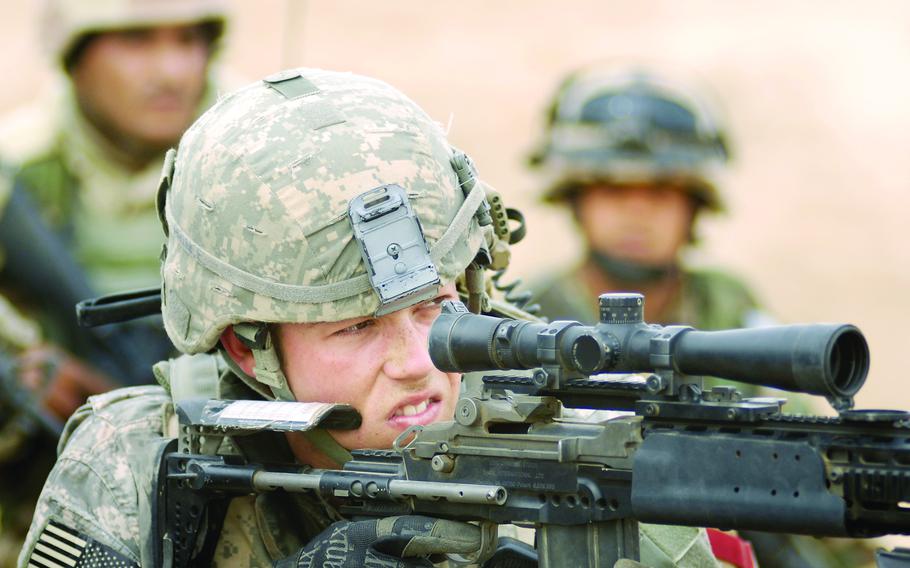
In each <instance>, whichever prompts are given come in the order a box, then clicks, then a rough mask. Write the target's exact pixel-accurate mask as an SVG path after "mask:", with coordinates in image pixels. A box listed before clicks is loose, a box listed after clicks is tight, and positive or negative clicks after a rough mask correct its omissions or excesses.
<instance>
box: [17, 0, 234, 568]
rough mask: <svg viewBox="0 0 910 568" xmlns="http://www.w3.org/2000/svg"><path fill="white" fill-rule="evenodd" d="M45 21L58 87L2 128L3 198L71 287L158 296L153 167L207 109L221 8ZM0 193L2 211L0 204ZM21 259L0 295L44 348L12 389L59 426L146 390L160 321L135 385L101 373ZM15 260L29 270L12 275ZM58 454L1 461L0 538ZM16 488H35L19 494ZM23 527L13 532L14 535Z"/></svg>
mask: <svg viewBox="0 0 910 568" xmlns="http://www.w3.org/2000/svg"><path fill="white" fill-rule="evenodd" d="M45 16H46V17H45V19H44V22H43V29H42V34H41V37H42V38H44V39H45V41H47V42H48V45H47V48H48V52H49V54H50V55H51V57H52V58H53V59H54V62H55V63H56V64H58V65H59V66H60V69H61V70H62V71H63V72H64V74H65V80H64V81H61V84H60V85H59V87H60V88H59V89H57V90H55V91H54V92H53V93H48V94H47V96H46V97H45V98H44V100H42V101H41V102H40V103H38V104H35V105H32V106H29V107H27V108H24V109H20V110H18V111H15V112H14V113H13V114H12V115H10V116H9V117H7V118H6V119H5V120H4V123H3V124H2V126H0V156H2V158H3V160H5V161H7V162H8V165H10V166H12V169H13V173H12V174H10V176H11V177H12V179H11V180H10V181H9V186H10V187H14V188H15V190H14V191H13V193H14V194H15V195H16V198H17V199H19V200H20V201H21V200H23V199H24V200H27V201H29V202H31V205H33V206H34V207H31V208H32V209H34V210H37V211H38V212H39V214H38V215H37V217H38V218H37V219H29V221H35V222H40V223H43V224H45V225H46V226H48V227H50V229H51V230H52V232H53V233H55V236H56V238H57V239H59V240H60V241H61V242H62V243H63V247H62V248H63V250H64V251H65V250H67V249H68V250H69V253H71V256H73V257H74V258H75V259H76V260H77V261H78V263H79V265H81V267H82V270H79V269H78V268H77V271H79V272H80V274H77V275H71V276H74V277H76V278H78V279H81V280H83V281H87V283H88V285H90V287H91V288H92V289H93V290H95V291H97V292H99V293H100V292H109V291H113V290H118V291H121V290H128V289H135V288H138V287H147V286H153V285H154V286H156V285H157V283H158V278H159V277H158V266H159V261H158V257H159V254H160V251H161V246H162V238H161V235H160V232H159V229H158V220H157V213H156V209H155V191H156V189H157V181H158V177H159V175H160V171H161V163H162V156H163V154H164V150H165V149H166V148H168V147H170V146H172V145H174V144H176V142H177V140H179V137H180V135H181V133H182V132H183V130H185V129H186V127H187V126H189V124H190V123H191V122H192V121H193V119H194V118H195V117H196V116H197V115H198V113H199V112H200V110H201V109H202V108H204V107H205V106H207V105H208V104H209V102H210V101H211V100H212V99H213V98H214V86H213V85H212V83H211V81H210V73H209V66H210V62H211V61H212V57H213V56H214V54H215V53H216V51H217V47H218V41H219V38H220V36H221V34H222V30H223V28H224V25H225V18H226V14H225V6H224V4H223V2H222V1H212V0H187V1H160V0H133V1H126V0H124V1H106V0H80V1H79V2H72V1H69V0H50V1H48V2H46V13H45ZM4 176H6V174H5V173H4ZM6 184H7V181H6V180H4V185H6ZM0 193H2V194H3V199H2V200H0V201H3V202H4V204H5V201H6V195H7V193H9V192H8V191H6V188H4V191H2V192H0ZM0 211H3V213H4V217H3V219H2V220H0V223H2V224H6V225H7V227H8V226H9V224H10V223H11V222H12V221H14V220H15V221H17V222H19V221H22V219H14V218H13V217H12V216H11V215H10V212H9V211H6V210H4V207H2V206H0ZM7 233H8V234H12V235H13V236H14V237H16V236H17V235H16V233H15V231H7ZM30 247H31V244H30V243H22V242H21V239H20V240H16V241H14V242H6V241H5V240H4V242H0V258H2V260H0V266H2V268H3V272H2V274H0V289H2V290H3V293H4V294H5V295H6V296H7V297H8V299H9V300H10V301H11V302H12V303H13V304H14V305H15V306H16V307H17V308H19V309H21V310H22V311H23V312H25V313H26V314H27V315H28V316H29V317H31V318H33V319H34V320H35V321H37V322H38V323H40V327H41V329H42V336H43V338H44V340H45V341H42V342H40V343H36V344H33V345H31V346H30V347H29V348H28V349H27V350H25V351H24V352H23V353H22V354H21V358H20V359H19V362H18V364H19V366H20V368H21V369H22V373H21V374H19V375H17V380H18V379H22V380H23V381H24V382H25V383H27V386H30V387H32V388H34V389H35V391H36V394H35V396H36V397H37V398H38V399H41V400H42V403H43V405H44V407H45V408H46V409H47V410H49V411H51V412H52V413H53V414H54V415H56V417H57V418H58V419H59V420H61V421H62V420H63V419H65V418H66V417H67V416H69V415H70V414H71V413H72V412H73V411H74V410H75V409H76V408H77V407H78V406H79V405H80V404H82V403H83V402H84V401H85V398H86V397H87V396H88V395H90V394H93V393H98V392H103V391H105V390H108V389H110V388H112V387H113V386H115V385H116V384H118V383H121V384H123V383H126V384H129V383H137V382H151V381H152V380H153V377H152V375H151V373H150V372H149V370H148V367H149V366H150V364H151V362H153V361H155V360H157V359H158V358H160V357H162V356H163V355H164V354H166V353H167V352H169V350H170V344H169V342H168V341H167V338H166V337H165V336H164V333H163V330H162V329H161V326H160V320H159V322H158V324H157V326H156V325H155V324H154V323H152V324H149V325H140V326H135V327H134V331H135V333H137V334H142V335H143V337H144V338H145V341H143V342H142V343H143V344H142V348H141V350H140V349H138V346H137V349H136V350H137V351H139V352H140V354H146V355H147V356H148V357H149V359H148V360H149V363H148V364H146V365H141V364H139V362H138V361H134V365H133V366H132V367H133V368H134V369H140V368H141V372H137V373H134V374H133V373H127V372H121V371H122V370H123V369H122V368H121V367H122V366H117V365H106V364H105V363H106V362H109V361H101V360H99V359H98V358H96V357H95V352H94V351H93V349H92V346H91V345H89V344H88V343H87V341H86V339H85V337H84V336H83V335H82V334H81V333H80V331H79V330H78V329H77V328H76V326H75V322H74V312H73V306H72V304H71V303H69V304H68V305H66V306H63V307H60V306H58V305H56V304H54V303H53V302H50V301H49V299H48V295H46V294H44V293H42V292H40V291H39V290H38V288H37V287H36V286H35V281H36V280H37V281H38V282H39V283H42V284H45V285H47V284H48V283H49V282H52V281H53V278H52V277H51V274H52V273H53V270H52V269H53V268H57V267H56V266H54V267H51V266H47V265H42V264H40V262H39V261H37V260H34V259H30V258H28V255H29V252H30V250H29V249H30ZM11 249H15V250H11ZM13 252H15V253H17V254H19V255H20V258H22V259H23V260H24V261H25V263H26V266H27V267H28V269H29V270H21V265H20V266H14V263H12V262H11V256H12V253H13ZM82 272H84V274H82ZM27 276H28V277H27ZM54 285H59V283H54V284H51V286H54ZM55 446H56V440H54V439H48V438H46V437H42V436H38V437H37V439H33V440H32V441H31V443H28V444H20V445H19V446H18V447H19V449H20V450H21V451H18V452H15V453H13V452H11V453H9V454H7V455H6V456H3V457H2V458H0V480H2V482H3V483H2V484H3V486H4V488H8V489H9V490H4V491H2V492H0V508H2V509H3V515H4V518H5V524H4V534H6V535H14V536H16V537H18V538H19V540H20V541H21V540H22V538H24V536H25V530H26V529H27V526H28V519H30V518H31V516H32V515H31V508H32V506H33V504H34V502H35V500H36V499H37V497H38V493H39V491H40V489H41V484H40V481H39V480H40V479H42V478H43V477H45V476H46V475H47V472H48V471H49V469H50V466H51V465H52V463H53V460H54V456H55ZM23 479H26V480H34V481H33V482H32V483H28V484H25V485H23V484H22V483H21V481H22V480H23ZM13 488H15V490H13ZM22 518H24V519H25V521H24V526H20V525H21V523H17V522H16V519H22ZM16 553H18V550H17V551H16ZM8 558H9V557H8ZM14 560H15V556H12V559H9V560H8V561H7V562H9V563H12V562H14ZM0 565H3V560H0Z"/></svg>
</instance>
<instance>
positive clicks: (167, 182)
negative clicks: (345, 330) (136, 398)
mask: <svg viewBox="0 0 910 568" xmlns="http://www.w3.org/2000/svg"><path fill="white" fill-rule="evenodd" d="M466 164H467V165H470V162H469V161H468V160H467V158H466V156H465V155H464V154H461V153H460V152H458V151H456V150H454V149H453V148H452V147H451V146H449V144H448V142H447V141H446V139H445V135H444V134H443V132H442V130H441V129H440V127H439V125H438V124H436V123H435V122H433V121H432V120H431V119H430V118H429V117H428V116H427V115H426V114H425V113H424V112H423V111H422V110H421V109H420V108H419V107H418V106H417V105H416V104H415V103H414V102H413V101H411V100H410V99H408V98H407V97H406V96H404V95H403V94H402V93H400V92H399V91H397V90H395V89H394V88H392V87H390V86H389V85H387V84H385V83H383V82H381V81H378V80H374V79H370V78H366V77H360V76H357V75H352V74H347V73H337V72H330V71H322V70H313V69H295V70H289V71H285V72H282V73H279V74H276V75H273V76H270V77H268V78H266V79H265V80H263V81H260V82H257V83H254V84H252V85H249V86H247V87H245V88H243V89H241V90H239V91H237V92H235V93H233V94H230V95H228V96H226V97H224V98H222V99H221V100H220V101H219V102H218V103H217V104H216V105H215V106H214V107H212V108H211V109H209V110H208V111H207V112H206V113H205V114H204V115H203V116H202V117H200V118H199V119H198V120H197V121H196V123H195V124H193V126H191V127H190V128H189V130H187V132H186V133H185V134H184V136H183V138H182V140H181V142H180V146H179V148H178V150H177V151H176V154H175V153H174V151H173V150H172V151H170V152H169V153H168V157H167V159H166V163H165V170H164V174H163V176H162V185H161V190H160V192H159V199H158V202H159V211H160V213H161V215H162V217H163V221H164V227H165V232H166V233H167V234H168V240H167V246H166V252H165V256H164V260H163V264H162V279H163V286H164V289H163V294H162V297H163V301H162V312H163V315H164V324H165V328H166V330H167V333H168V335H169V336H170V338H171V340H172V341H173V342H174V344H175V345H176V346H177V348H178V349H180V350H181V351H183V352H185V353H199V352H205V351H208V350H210V349H212V348H213V347H215V346H216V345H217V343H218V339H219V336H220V335H221V333H222V332H223V331H224V329H225V328H226V327H228V326H229V325H234V330H235V331H236V332H237V333H238V336H240V338H241V340H244V338H246V340H245V343H247V344H248V345H251V346H252V348H253V355H254V358H255V360H256V373H255V375H256V377H255V379H253V378H252V377H246V378H245V380H246V381H247V384H250V386H252V387H253V388H257V387H258V388H257V390H259V392H260V393H261V394H263V395H264V396H267V397H271V396H274V397H276V398H283V399H290V398H292V394H291V393H290V391H289V389H288V387H287V384H286V380H285V378H284V376H283V374H282V373H281V369H280V365H279V363H278V359H277V356H276V354H275V351H274V349H273V347H272V346H271V339H270V333H269V332H268V326H267V325H262V324H268V323H274V322H318V321H338V320H342V319H347V318H352V317H363V316H371V315H376V314H381V313H384V312H386V311H391V310H393V309H398V308H400V307H404V306H406V305H412V304H414V303H416V302H418V301H423V300H422V299H421V298H424V299H428V297H427V296H426V294H423V293H424V292H427V291H429V293H430V294H432V295H431V296H429V297H430V298H431V297H435V294H436V293H437V289H438V286H439V284H440V283H442V284H445V283H446V282H452V281H454V280H455V279H456V278H457V277H459V276H460V275H461V274H463V273H464V272H465V269H466V267H468V265H469V264H472V263H473V262H474V261H475V259H476V258H477V257H478V252H479V251H485V250H488V246H489V245H490V244H493V243H491V240H492V237H491V233H492V230H491V229H489V226H488V225H487V226H481V225H482V224H483V221H482V219H481V218H482V217H483V215H482V213H483V211H484V209H485V207H486V205H487V201H486V199H485V191H484V186H483V185H482V184H479V183H475V182H476V181H479V180H476V179H475V178H474V177H473V173H472V172H473V171H474V170H473V169H472V168H467V169H466V168H464V166H465V165H466ZM469 188H473V189H469ZM376 192H378V193H376ZM365 194H366V195H367V197H364V195H365ZM371 196H372V197H371ZM369 199H373V201H374V202H375V203H381V204H383V205H382V206H383V207H385V206H386V205H388V206H389V207H391V208H392V209H394V210H395V211H397V212H400V213H401V214H402V215H406V213H407V212H408V211H412V212H413V214H414V215H416V219H417V220H419V224H417V225H416V226H417V227H418V228H417V229H414V225H409V226H410V227H411V229H407V230H412V229H413V231H414V232H413V233H412V234H411V237H414V238H413V239H411V240H410V242H411V244H419V245H420V246H416V247H415V248H413V249H408V245H407V243H405V242H404V241H403V240H401V239H400V238H399V239H398V241H397V244H396V242H392V241H395V238H392V237H390V236H388V235H384V234H383V233H382V231H376V232H375V233H374V234H373V236H371V237H367V236H363V235H360V236H358V235H355V229H356V230H357V232H358V233H361V232H363V231H364V230H365V229H366V225H365V224H360V223H359V221H360V220H365V219H367V216H364V217H363V218H362V219H361V218H360V217H358V216H357V215H358V212H360V207H361V206H364V204H365V203H367V202H368V200H369ZM352 204H353V205H352ZM367 205H370V203H367ZM396 214H397V213H396ZM355 217H356V219H357V220H358V222H355ZM479 219H480V221H479ZM405 224H407V223H405ZM417 233H421V234H422V235H423V236H419V235H417ZM415 235H416V236H415ZM399 236H400V235H399ZM396 238H397V237H396ZM409 238H410V237H409ZM370 239H372V240H370ZM424 239H425V240H424ZM368 241H369V242H368ZM423 243H425V244H423ZM367 245H368V246H367ZM377 245H378V246H377ZM399 245H401V248H402V249H407V250H413V251H415V254H417V253H420V249H421V247H422V248H423V251H424V252H423V253H422V254H423V256H421V254H417V256H415V257H413V258H414V259H416V260H414V261H413V262H412V261H411V260H408V257H407V254H406V253H405V252H401V250H400V249H396V248H395V247H398V246H399ZM370 247H372V248H371V249H370V250H372V251H373V252H372V253H368V252H366V251H367V249H368V248H370ZM396 253H400V254H401V255H402V256H401V258H400V259H399V257H398V256H397V255H396ZM365 258H366V259H368V260H369V262H370V269H371V270H370V271H369V272H370V274H368V269H367V266H366V264H365ZM392 258H395V259H398V260H396V261H395V262H392V263H391V264H386V265H385V266H386V268H389V269H390V272H388V274H391V277H392V279H393V280H395V281H396V282H397V284H401V285H403V286H405V287H406V288H408V287H410V288H411V289H412V290H411V291H412V292H414V293H413V294H411V293H410V292H408V294H406V295H405V297H404V298H405V299H404V300H401V299H400V298H399V299H398V300H395V299H390V298H388V297H386V294H385V292H386V290H385V288H384V286H386V284H380V282H378V281H376V279H375V276H376V274H378V272H380V271H381V266H382V263H384V262H386V261H390V260H391V259H392ZM401 260H403V261H405V262H401ZM433 273H435V274H436V275H437V276H436V277H435V278H436V279H435V281H434V276H433ZM388 274H387V275H388ZM397 284H396V285H397ZM381 288H382V289H381ZM421 294H423V295H421ZM248 324H255V325H253V326H252V327H250V326H249V325H248ZM241 378H243V377H241ZM257 383H258V384H257ZM263 386H267V387H269V389H268V390H264V389H263V388H262V387H263ZM269 391H270V392H269Z"/></svg>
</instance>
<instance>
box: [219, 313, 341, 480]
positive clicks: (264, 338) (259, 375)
mask: <svg viewBox="0 0 910 568" xmlns="http://www.w3.org/2000/svg"><path fill="white" fill-rule="evenodd" d="M234 333H235V334H236V335H237V338H238V339H240V341H241V342H242V343H243V344H244V345H246V346H247V347H248V348H249V349H250V351H252V353H253V375H254V376H252V377H251V376H250V375H248V374H247V373H246V372H244V371H243V369H240V366H239V365H237V363H236V362H235V361H234V360H233V359H232V358H231V357H226V359H227V360H228V365H230V367H231V369H232V370H233V371H234V372H235V373H237V374H238V376H239V377H240V378H241V380H243V382H245V383H246V384H247V385H249V386H250V387H252V388H253V389H254V390H256V392H258V393H259V394H261V395H263V396H264V397H265V398H269V399H272V400H280V401H286V402H298V401H297V398H296V397H295V396H294V393H293V392H292V391H291V388H290V386H289V385H288V380H287V377H286V376H285V375H284V371H282V370H281V360H280V358H279V357H278V351H277V350H276V349H275V344H274V341H273V339H272V332H271V330H270V329H269V326H268V325H267V324H261V323H260V324H256V323H238V324H234ZM263 386H266V387H268V390H269V391H270V393H267V392H265V389H263V388H262V387H263ZM269 395H271V396H269ZM301 434H303V435H304V436H305V437H306V438H307V440H308V441H309V443H310V444H311V445H312V446H313V447H315V448H316V449H317V450H319V451H321V452H322V453H323V454H325V455H326V456H327V457H328V458H329V459H331V460H332V461H334V462H336V463H337V464H339V465H341V464H344V463H345V462H348V461H350V460H351V453H350V452H349V451H348V450H347V449H346V448H345V447H343V446H342V445H341V444H339V443H338V442H337V441H335V438H333V437H332V435H331V434H329V433H328V432H327V431H325V430H323V429H321V428H315V429H313V430H307V431H304V432H301Z"/></svg>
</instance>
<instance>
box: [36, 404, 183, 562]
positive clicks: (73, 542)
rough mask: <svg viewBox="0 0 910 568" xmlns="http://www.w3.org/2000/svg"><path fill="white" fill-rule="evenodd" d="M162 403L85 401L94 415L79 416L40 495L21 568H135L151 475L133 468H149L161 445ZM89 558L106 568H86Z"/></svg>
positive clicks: (150, 472)
mask: <svg viewBox="0 0 910 568" xmlns="http://www.w3.org/2000/svg"><path fill="white" fill-rule="evenodd" d="M118 397H119V398H118ZM167 400H168V399H167V397H166V395H164V394H163V390H162V389H160V388H157V387H137V388H134V389H120V390H118V391H112V393H108V394H106V395H102V396H101V397H97V398H94V399H90V402H89V406H90V407H91V413H90V414H89V415H88V417H87V418H86V417H85V415H86V411H85V410H83V412H82V413H81V416H80V418H81V419H82V422H81V423H80V424H79V425H78V426H77V427H75V429H74V430H73V431H72V434H71V435H70V436H69V438H68V440H67V441H66V444H65V447H63V448H62V452H61V454H60V456H59V458H58V460H57V463H56V464H55V465H54V468H53V469H52V470H51V473H50V475H49V476H48V479H47V482H46V483H45V485H44V489H43V490H42V492H41V497H40V498H39V500H38V504H37V506H36V509H35V516H34V518H33V519H32V525H31V527H30V529H29V532H28V536H27V537H26V541H25V545H24V546H23V549H22V552H21V554H20V557H19V565H20V566H28V565H29V563H30V562H31V561H32V560H33V559H34V560H41V561H43V562H44V563H43V564H41V563H40V562H35V564H36V565H51V566H55V565H57V564H53V563H50V564H48V563H49V562H50V560H48V558H51V559H54V561H55V562H58V563H59V565H60V566H134V565H137V566H138V565H139V561H140V548H141V542H142V539H141V535H140V526H147V522H141V521H140V515H142V514H147V512H144V511H142V510H141V507H140V496H139V493H140V491H148V490H149V489H150V487H151V476H152V475H154V471H153V470H152V468H150V467H147V466H142V465H138V464H150V460H149V459H148V454H149V452H153V451H154V448H155V447H157V446H158V445H159V443H160V442H161V440H162V436H161V423H162V418H161V417H162V412H161V405H162V404H163V403H164V402H166V401H167ZM62 545H66V546H68V548H66V547H65V546H62ZM60 555H64V556H60ZM66 555H69V556H66ZM89 556H91V557H92V558H95V559H96V560H97V559H102V560H104V562H100V563H95V564H92V563H85V562H88V559H89ZM83 558H84V559H85V560H83ZM66 560H68V561H66Z"/></svg>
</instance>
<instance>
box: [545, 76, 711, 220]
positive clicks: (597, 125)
mask: <svg viewBox="0 0 910 568" xmlns="http://www.w3.org/2000/svg"><path fill="white" fill-rule="evenodd" d="M649 69H650V68H648V69H646V68H643V67H628V66H622V67H617V66H614V65H596V66H593V67H589V68H585V69H582V70H580V71H577V72H575V73H573V74H571V75H570V76H569V77H567V78H566V79H565V80H564V81H563V82H562V84H561V86H560V87H559V89H558V91H557V93H556V96H555V98H554V100H553V102H552V103H551V105H550V107H549V110H548V113H547V124H546V133H545V136H544V140H543V142H542V144H541V145H540V147H539V149H538V150H537V151H535V152H534V153H533V154H532V156H531V158H530V163H531V164H532V165H534V166H538V167H540V168H541V169H542V170H543V172H544V174H545V175H546V176H547V178H548V180H547V188H546V190H545V192H544V195H543V198H544V200H545V201H549V202H560V201H564V200H565V199H567V198H569V197H571V195H572V194H573V193H574V192H575V191H577V190H578V189H579V188H580V187H583V186H584V185H586V184H590V183H597V182H612V183H619V184H630V183H650V182H654V181H669V182H675V183H680V184H682V185H683V186H684V187H685V188H686V189H687V190H688V191H689V192H691V194H692V195H693V196H694V197H696V199H697V200H698V202H699V204H700V205H704V206H707V207H708V208H709V209H714V210H719V209H722V205H721V200H720V197H719V195H718V193H717V189H716V187H715V180H716V178H717V176H718V173H719V172H718V170H719V169H720V167H721V166H723V165H724V163H725V162H726V161H727V158H728V149H727V144H726V142H725V140H724V134H723V132H722V130H721V128H720V126H719V125H718V123H717V122H716V118H715V117H714V113H713V112H712V109H710V108H708V106H707V105H706V104H705V101H704V94H703V93H697V92H696V91H695V90H694V89H692V88H691V87H690V86H688V85H686V84H685V82H683V81H679V80H677V78H676V77H674V76H673V74H672V73H669V72H663V71H662V72H661V73H660V74H657V73H655V72H654V71H651V70H649Z"/></svg>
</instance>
